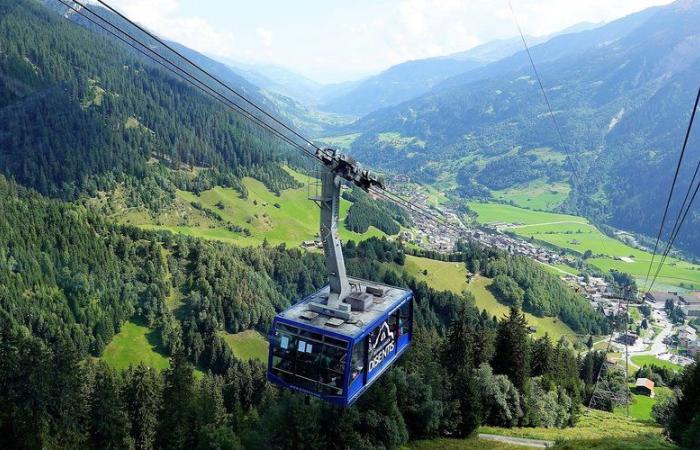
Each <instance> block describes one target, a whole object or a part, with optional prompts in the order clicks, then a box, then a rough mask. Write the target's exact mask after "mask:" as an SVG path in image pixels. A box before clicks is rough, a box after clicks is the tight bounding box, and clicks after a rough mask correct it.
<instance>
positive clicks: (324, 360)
mask: <svg viewBox="0 0 700 450" xmlns="http://www.w3.org/2000/svg"><path fill="white" fill-rule="evenodd" d="M347 354H348V352H347V351H346V350H342V349H339V348H337V347H332V346H328V345H325V346H324V347H323V352H322V356H321V362H320V369H321V379H320V381H321V384H322V386H321V390H322V391H323V392H324V393H327V394H331V395H342V393H343V379H344V375H345V373H344V372H345V358H346V355H347Z"/></svg>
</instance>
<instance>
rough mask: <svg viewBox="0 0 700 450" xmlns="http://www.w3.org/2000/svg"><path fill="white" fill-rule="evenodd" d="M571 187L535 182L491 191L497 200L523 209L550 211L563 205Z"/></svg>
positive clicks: (544, 181)
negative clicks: (511, 203)
mask: <svg viewBox="0 0 700 450" xmlns="http://www.w3.org/2000/svg"><path fill="white" fill-rule="evenodd" d="M569 192H571V187H570V186H569V185H568V184H566V183H554V184H552V183H547V181H546V180H535V181H533V182H531V183H528V184H526V185H524V186H519V187H512V188H507V189H502V190H499V191H493V192H492V194H493V196H494V197H495V198H497V199H499V200H504V201H507V202H513V203H515V204H516V205H517V206H521V207H523V208H531V209H538V210H552V209H554V208H556V207H557V206H559V205H561V204H562V203H564V200H566V198H567V197H568V196H569Z"/></svg>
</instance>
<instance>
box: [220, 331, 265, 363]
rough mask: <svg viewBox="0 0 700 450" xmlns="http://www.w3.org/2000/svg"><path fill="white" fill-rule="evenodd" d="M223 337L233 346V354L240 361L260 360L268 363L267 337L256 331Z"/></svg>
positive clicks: (223, 334) (223, 335)
mask: <svg viewBox="0 0 700 450" xmlns="http://www.w3.org/2000/svg"><path fill="white" fill-rule="evenodd" d="M221 336H222V337H223V338H224V340H225V341H226V343H227V344H228V345H229V346H231V350H233V354H234V355H235V356H236V358H238V359H243V360H247V359H258V360H260V361H262V362H267V347H268V343H267V340H265V337H264V336H263V335H262V334H260V333H259V332H257V331H255V330H245V331H241V332H240V333H235V334H231V333H225V332H222V333H221Z"/></svg>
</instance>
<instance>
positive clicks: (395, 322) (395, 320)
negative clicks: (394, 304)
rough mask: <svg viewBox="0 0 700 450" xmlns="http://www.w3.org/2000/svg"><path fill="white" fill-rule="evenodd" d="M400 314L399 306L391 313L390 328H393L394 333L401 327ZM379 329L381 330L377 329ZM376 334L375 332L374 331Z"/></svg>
mask: <svg viewBox="0 0 700 450" xmlns="http://www.w3.org/2000/svg"><path fill="white" fill-rule="evenodd" d="M399 315H400V311H399V308H396V310H395V311H394V312H393V313H391V314H390V315H389V329H390V330H391V332H392V333H396V332H397V331H398V329H399ZM377 331H379V330H377ZM372 334H373V335H374V333H372Z"/></svg>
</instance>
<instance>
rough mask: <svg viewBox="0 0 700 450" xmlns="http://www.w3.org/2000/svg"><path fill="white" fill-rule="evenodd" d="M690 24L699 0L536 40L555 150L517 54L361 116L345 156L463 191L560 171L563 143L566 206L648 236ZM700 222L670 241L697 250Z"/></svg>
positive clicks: (685, 97) (689, 84)
mask: <svg viewBox="0 0 700 450" xmlns="http://www.w3.org/2000/svg"><path fill="white" fill-rule="evenodd" d="M698 21H700V2H699V1H697V0H682V1H677V2H675V3H673V4H670V5H668V6H664V7H656V8H651V9H648V10H645V11H642V12H639V13H636V14H633V15H630V16H628V17H625V18H622V19H619V20H617V21H614V22H611V23H609V24H606V25H604V26H601V27H599V28H595V29H592V30H588V31H583V32H578V33H571V34H565V35H561V36H557V37H554V38H552V39H551V40H549V41H547V42H546V43H543V44H539V45H536V46H534V47H533V48H532V55H533V58H534V60H535V61H536V63H537V66H538V70H539V73H540V74H541V76H542V81H543V84H544V86H545V88H546V89H547V94H548V97H549V100H550V102H551V104H552V109H553V110H554V113H555V114H556V117H557V121H558V122H559V125H560V126H561V129H562V135H563V138H564V140H565V142H564V143H563V145H564V147H562V143H561V142H560V141H559V139H558V136H557V134H556V132H555V130H554V128H553V126H552V121H551V118H550V117H549V113H548V111H547V110H546V107H545V105H544V102H543V100H542V94H541V92H540V91H539V87H538V84H537V81H536V80H535V79H534V77H533V74H532V69H531V67H530V64H529V61H528V59H527V57H526V55H525V54H524V52H519V53H516V54H514V55H513V56H510V57H508V58H505V59H503V60H501V61H497V62H495V63H492V64H489V65H486V66H484V67H481V68H477V69H475V70H472V71H469V72H466V73H464V74H461V75H457V76H455V77H452V78H450V79H448V80H446V81H444V82H443V83H441V84H440V85H439V86H436V87H435V88H433V90H432V92H430V93H428V94H426V95H423V96H421V97H419V98H417V99H413V100H410V101H407V102H405V103H402V104H400V105H398V106H395V107H391V108H386V109H383V110H379V111H377V112H374V113H372V114H369V115H368V116H366V117H364V118H362V119H361V120H359V121H358V122H357V123H356V124H354V125H353V127H352V129H353V130H354V131H356V132H357V131H358V130H359V131H361V132H362V134H361V135H360V136H359V137H357V138H356V140H355V141H354V143H353V146H352V150H353V153H354V154H355V155H356V156H357V157H358V158H359V159H361V160H364V161H367V162H368V163H370V164H375V165H379V166H382V167H385V168H389V169H393V170H397V171H408V172H411V173H413V174H417V175H419V176H420V175H422V176H423V177H425V179H427V180H429V179H430V178H431V177H435V176H436V175H437V174H439V173H445V172H446V173H451V174H452V175H453V176H454V177H456V180H457V181H458V182H459V184H460V185H461V188H462V189H461V193H462V195H465V194H467V193H472V194H473V193H475V192H477V193H480V194H479V195H482V194H483V191H484V189H487V190H488V189H503V188H505V187H511V186H517V185H520V184H522V183H527V182H529V181H531V180H534V179H537V178H546V179H549V180H550V181H556V180H566V179H568V178H569V177H570V175H571V171H570V169H569V168H568V167H567V165H565V164H564V163H563V160H564V159H565V154H566V153H567V152H570V153H572V154H573V155H574V163H575V165H576V166H577V169H578V170H577V172H579V179H578V180H576V179H573V180H571V182H572V183H573V189H574V191H573V193H572V195H571V197H570V199H569V202H568V205H567V208H568V209H569V210H570V211H575V212H578V213H584V214H587V215H589V217H593V218H595V219H596V220H599V221H605V222H607V223H609V224H612V225H615V226H619V227H622V228H626V229H631V230H633V231H637V232H642V233H646V234H649V235H654V234H655V231H656V228H657V227H658V224H659V223H660V211H659V209H660V208H661V207H662V205H663V204H664V201H665V198H664V196H665V195H667V189H668V185H669V184H670V183H669V177H670V176H671V174H672V173H673V166H674V164H675V159H676V158H677V154H678V149H679V148H680V144H681V142H682V138H683V134H684V129H685V126H686V124H687V120H688V115H689V113H690V111H689V110H690V106H691V105H692V103H691V101H692V99H694V95H695V92H696V91H697V83H698V74H699V73H700V52H699V51H698V50H697V49H698V42H700V33H698V29H697V26H696V24H697V23H699V22H698ZM541 148H548V149H549V154H548V155H546V156H543V155H541V154H539V156H538V151H536V149H541ZM691 161H692V159H691ZM453 179H455V178H453ZM687 180H688V174H683V175H682V178H681V181H685V182H686V183H687ZM673 217H675V215H674V216H673ZM698 220H699V219H698V218H697V217H696V216H695V215H693V217H692V218H691V223H688V224H687V225H686V231H685V233H684V236H683V238H682V239H680V241H682V242H679V245H680V246H681V247H682V248H685V249H687V250H692V251H694V252H696V253H697V252H700V235H698V232H697V229H698V228H697V224H698V223H700V222H698Z"/></svg>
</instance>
